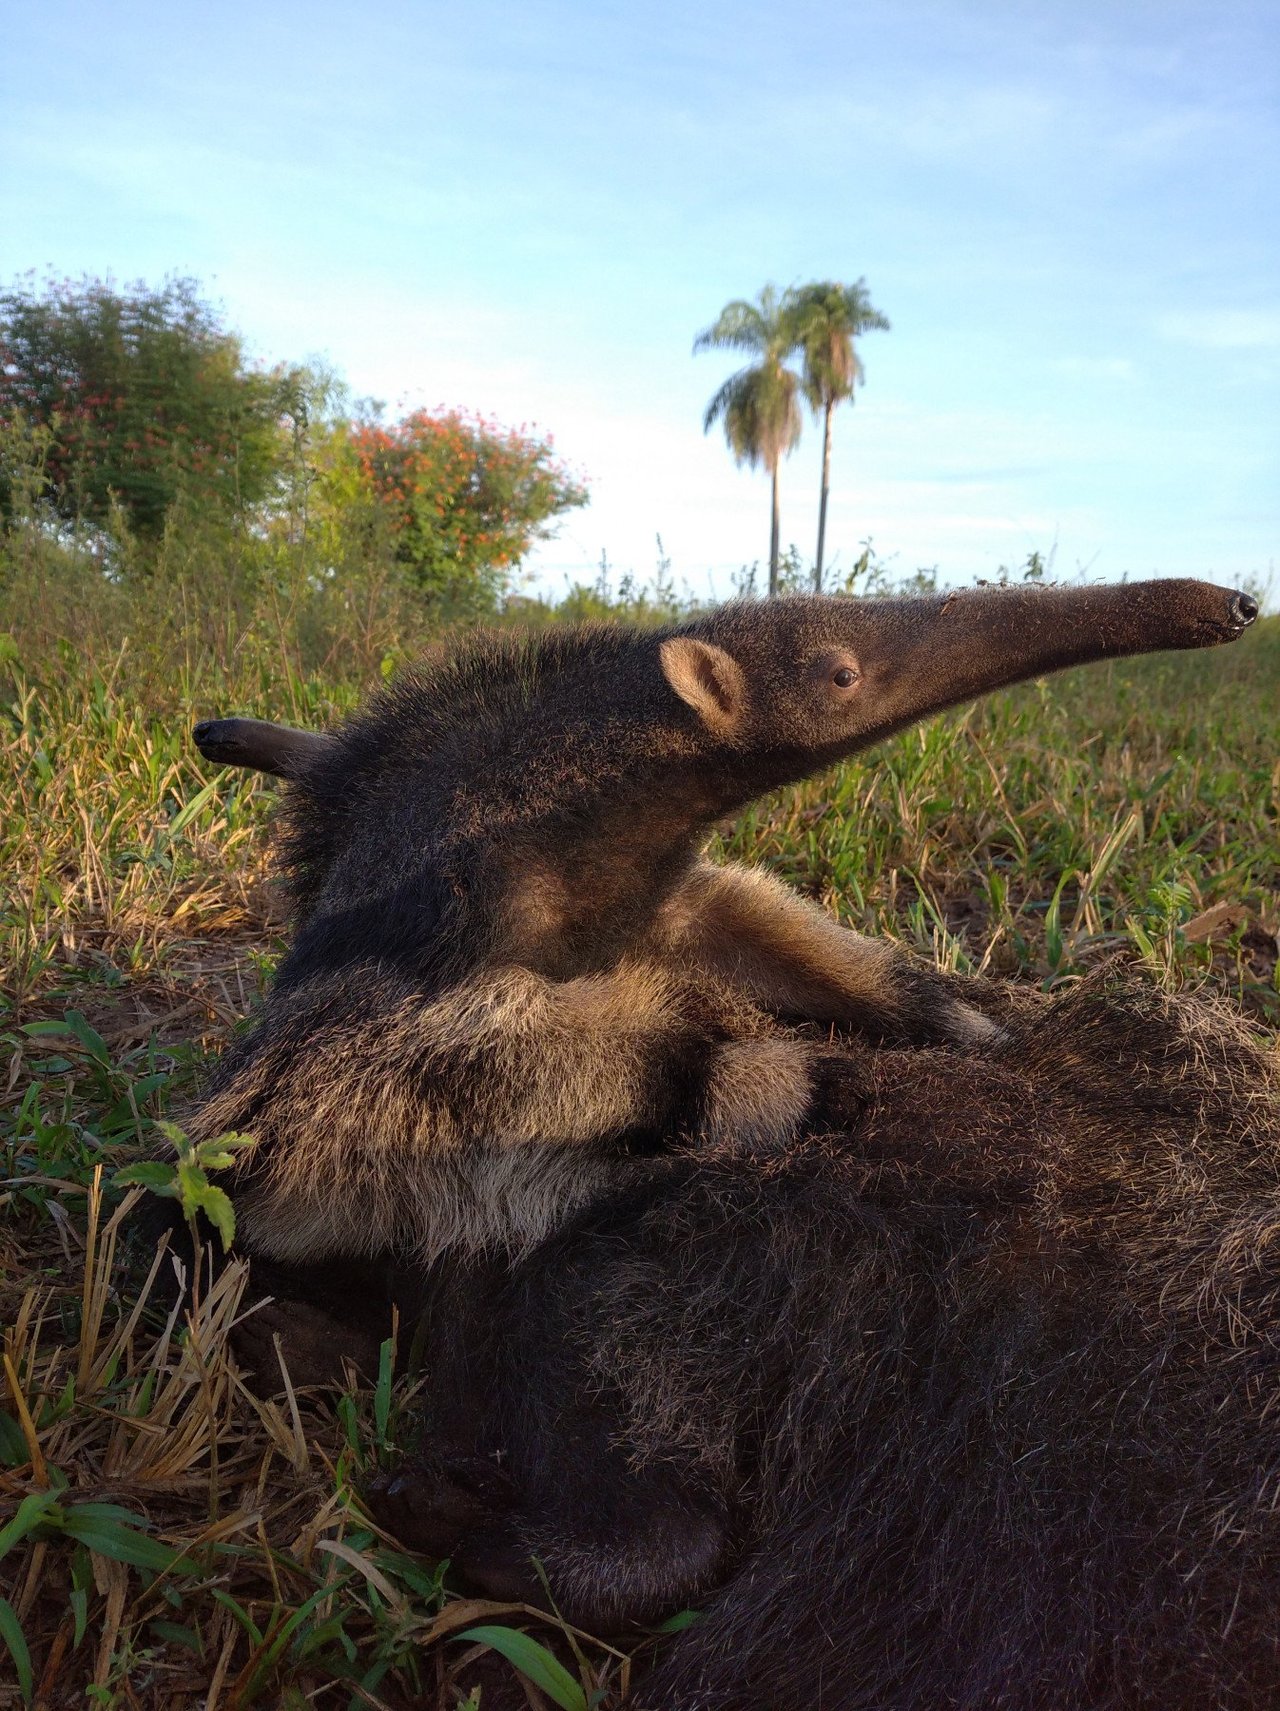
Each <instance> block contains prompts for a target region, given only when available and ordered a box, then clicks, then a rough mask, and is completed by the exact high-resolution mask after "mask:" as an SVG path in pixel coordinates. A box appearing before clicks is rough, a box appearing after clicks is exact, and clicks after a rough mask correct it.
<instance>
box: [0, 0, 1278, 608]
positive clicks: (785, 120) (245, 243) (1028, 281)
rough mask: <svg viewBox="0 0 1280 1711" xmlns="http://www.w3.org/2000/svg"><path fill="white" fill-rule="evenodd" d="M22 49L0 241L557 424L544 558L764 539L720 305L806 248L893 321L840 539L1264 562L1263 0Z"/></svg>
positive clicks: (617, 14)
mask: <svg viewBox="0 0 1280 1711" xmlns="http://www.w3.org/2000/svg"><path fill="white" fill-rule="evenodd" d="M4 58H5V62H6V64H5V72H4V81H3V91H4V92H3V96H2V97H0V277H5V278H12V277H13V275H15V274H17V273H19V272H21V271H24V270H26V269H28V268H35V269H37V270H41V271H42V270H43V269H44V268H45V267H46V266H52V267H53V268H54V269H55V270H57V271H59V272H69V273H72V274H79V273H82V272H84V271H90V272H107V271H109V272H111V273H112V274H114V275H115V276H116V277H117V278H118V279H126V280H127V279H132V278H137V277H146V278H148V279H151V280H158V279H159V278H160V277H162V276H163V275H164V274H165V273H166V272H172V271H180V272H185V273H191V274H194V275H195V276H196V277H198V278H199V279H201V280H202V281H203V282H204V283H205V285H206V287H207V288H208V289H209V291H210V293H211V294H212V295H213V296H215V297H216V298H217V299H218V300H219V301H220V302H221V303H222V304H223V305H224V306H225V309H226V312H227V315H228V318H229V320H230V322H231V323H232V324H233V325H235V326H237V327H238V328H239V329H240V330H241V331H242V332H243V333H244V334H245V336H246V338H247V340H248V342H249V345H250V348H251V349H252V350H253V351H254V352H255V353H257V354H258V355H260V356H262V357H264V358H269V359H275V358H299V357H305V356H321V357H324V358H326V359H327V360H328V361H329V362H331V363H332V364H333V365H334V366H335V367H336V368H337V369H338V370H339V371H340V372H341V374H342V375H343V376H344V377H345V378H346V380H347V381H348V382H349V384H350V385H351V387H352V389H353V391H354V393H355V394H356V395H373V396H377V397H379V398H381V399H384V400H385V401H386V402H387V403H388V404H389V405H390V406H391V407H392V408H395V407H397V406H399V405H401V404H406V405H417V404H423V403H425V404H435V403H447V404H461V405H465V406H471V407H474V408H476V409H479V410H482V411H485V412H487V413H490V414H494V415H497V416H499V417H500V418H502V419H504V420H507V421H509V422H512V423H514V424H519V423H522V422H531V423H533V422H536V423H537V424H539V426H541V427H543V428H545V429H548V430H550V431H552V432H553V433H554V435H555V438H556V444H557V447H558V449H559V450H560V451H561V452H562V453H563V454H564V455H565V456H566V458H567V459H569V460H570V461H571V462H572V463H573V464H574V465H575V466H576V467H578V468H579V469H580V470H582V471H583V472H584V473H585V475H586V476H587V478H588V480H589V483H590V485H591V489H592V495H593V497H592V503H591V505H590V507H589V508H588V509H587V510H586V511H583V512H579V513H576V514H575V515H574V516H572V517H571V518H570V519H569V521H568V523H567V524H566V526H565V527H564V528H563V530H562V531H561V534H560V536H559V538H558V539H557V540H556V541H554V542H552V543H549V544H548V545H546V546H544V547H541V548H539V549H538V551H537V553H536V554H535V556H534V559H533V560H532V561H531V565H532V567H533V569H534V570H535V572H536V574H537V576H538V578H539V579H540V580H541V581H542V582H543V583H544V584H546V585H549V586H550V587H552V588H555V587H557V586H563V582H564V579H565V577H566V576H568V575H576V576H588V575H590V574H591V572H592V567H593V566H594V564H595V563H596V562H597V561H598V560H599V557H600V553H601V551H602V549H603V550H605V551H607V553H608V557H609V560H610V561H611V563H612V564H614V565H615V566H616V567H618V569H619V570H625V569H632V570H634V571H636V572H638V573H640V574H641V575H644V574H647V573H648V572H650V571H651V570H652V567H653V564H654V559H655V553H656V548H655V542H654V537H655V535H656V534H658V533H661V535H662V537H663V541H664V543H665V546H666V549H667V552H668V553H669V555H670V557H671V560H672V566H673V570H674V573H675V574H676V576H677V578H679V579H684V580H687V581H688V582H689V584H690V585H691V586H692V587H693V588H695V589H696V590H698V591H699V592H705V591H706V590H707V589H708V587H710V588H711V589H712V590H713V591H716V592H719V593H721V594H724V593H727V592H729V589H730V581H731V576H732V573H733V571H734V570H735V569H736V567H738V566H740V565H742V564H743V563H744V562H747V561H750V560H753V559H758V558H761V557H763V556H764V554H765V552H766V551H767V540H768V490H767V482H766V480H765V478H764V477H763V476H761V475H758V474H753V473H751V472H747V471H740V470H738V469H736V468H735V466H734V465H733V463H732V461H731V459H730V457H729V454H728V451H727V449H726V447H725V445H724V442H723V439H722V438H721V437H720V435H719V433H718V431H717V432H715V433H714V434H713V435H712V436H704V435H703V433H702V427H701V416H702V410H703V408H704V406H705V403H706V401H707V399H708V398H709V397H710V396H711V394H712V393H713V392H714V390H715V389H716V387H717V386H718V384H719V382H720V381H721V380H722V379H723V377H724V375H725V374H726V373H727V372H728V371H729V367H730V364H731V359H730V358H726V357H722V356H720V355H718V354H707V355H701V356H699V357H697V358H694V357H692V355H691V344H692V340H693V336H694V334H695V333H696V332H697V331H698V330H699V329H700V328H701V327H703V326H705V325H707V324H708V323H709V322H710V321H712V320H714V318H715V316H716V314H717V313H718V311H719V309H720V308H721V306H722V305H723V303H725V302H726V301H727V300H728V299H729V298H731V297H736V296H743V295H747V296H750V295H754V294H755V292H756V291H757V290H758V289H759V287H760V286H761V285H763V284H764V283H765V282H766V281H769V280H772V281H774V282H776V283H777V284H779V285H780V286H785V285H787V284H790V283H793V282H799V281H803V280H806V279H809V278H813V277H826V278H831V277H834V278H839V279H849V280H852V279H856V278H858V277H859V276H865V278H866V280H867V282H868V285H869V287H870V291H871V295H872V297H873V299H874V301H875V302H876V304H877V305H878V306H879V307H880V308H882V309H883V310H884V311H885V312H886V313H887V314H888V315H889V317H890V319H891V320H892V322H893V330H892V331H891V332H890V333H887V334H884V333H879V334H873V335H871V336H869V337H868V338H867V340H866V341H865V345H864V347H863V352H862V354H863V359H864V362H865V365H866V371H867V384H866V387H865V390H864V391H863V392H861V393H860V394H859V397H858V401H857V403H856V406H855V407H854V408H853V409H852V410H849V409H845V410H844V411H842V412H841V413H840V414H839V415H838V417H837V426H836V439H835V453H834V468H833V495H832V513H831V520H830V523H829V534H828V539H829V553H830V552H834V554H835V555H836V562H837V565H842V564H843V565H847V564H848V563H849V562H850V561H851V560H852V559H853V558H854V557H856V555H857V553H858V551H859V545H860V543H861V542H862V541H863V540H864V539H866V538H868V537H870V538H871V539H872V540H873V542H874V545H875V548H876V550H877V551H878V552H879V553H881V554H882V555H884V556H886V557H888V558H890V559H891V560H892V562H893V564H894V566H895V567H896V568H897V569H900V570H902V571H909V570H913V569H915V568H916V567H917V566H918V565H933V564H937V565H938V566H939V567H940V569H941V571H942V573H943V575H944V576H946V577H950V578H968V577H969V576H972V575H975V574H979V575H981V574H990V573H991V572H992V571H993V570H994V569H995V568H996V566H997V565H998V564H1000V563H1001V562H1005V563H1009V564H1017V563H1020V562H1021V561H1022V560H1023V559H1025V557H1026V555H1027V553H1028V552H1029V551H1030V550H1032V549H1033V548H1035V549H1038V550H1039V551H1041V552H1044V553H1048V552H1050V551H1052V550H1054V549H1056V568H1057V570H1058V571H1059V572H1060V573H1062V574H1072V573H1073V572H1074V571H1075V569H1076V567H1077V566H1080V565H1083V566H1087V567H1089V569H1090V572H1091V574H1093V575H1097V576H1107V577H1119V576H1120V575H1122V574H1125V573H1128V574H1130V575H1146V574H1152V573H1158V572H1163V573H1170V574H1172V573H1195V574H1204V575H1211V576H1215V577H1218V578H1220V579H1221V580H1223V581H1238V580H1239V579H1241V578H1242V577H1245V576H1253V577H1263V578H1265V577H1266V576H1267V574H1268V571H1269V569H1270V568H1271V567H1272V566H1273V565H1274V563H1275V560H1276V556H1277V545H1278V542H1280V265H1278V263H1280V0H1216V3H1212V0H1188V3H1181V0H1153V3H1148V0H1071V3H1070V4H1068V3H1067V0H1053V3H1037V0H1024V3H1020V4H1019V3H1013V0H940V3H936V4H929V3H926V0H870V3H865V4H844V5H842V4H840V3H839V0H836V3H835V4H832V0H827V3H826V4H822V5H819V4H815V3H814V0H798V3H797V0H792V3H790V4H788V5H786V6H779V5H774V6H765V5H762V4H758V3H756V0H750V3H747V4H724V3H722V0H707V3H706V4H703V5H700V6H696V7H695V6H683V7H682V6H677V5H673V4H670V3H668V0H657V3H653V4H649V5H647V6H645V7H640V6H620V5H612V4H608V3H606V0H592V3H590V4H588V3H586V0H525V3H524V4H521V5H519V6H515V5H498V4H493V3H491V0H467V3H466V4H461V5H458V4H455V5H451V6H448V7H445V6H441V5H437V4H434V3H432V4H422V3H418V4H408V3H401V4H397V3H394V0H365V3H364V4H363V5H362V6H360V7H358V8H357V7H352V6H350V5H344V6H341V7H339V6H337V5H332V4H329V3H328V0H308V3H307V4H305V5H303V4H298V3H295V0H277V3H274V4H273V3H270V0H259V3H257V4H253V5H248V4H241V3H240V0H209V3H208V4H206V5H204V6H201V7H195V6H193V5H190V4H181V3H175V0H168V3H167V4H164V5H161V4H154V3H139V0H113V3H112V4H111V5H110V6H103V5H101V4H90V3H87V0H79V3H67V0H42V4H41V5H39V6H26V7H18V6H17V5H11V6H10V7H9V8H7V16H6V21H5V50H4ZM819 440H820V435H819V433H818V432H817V430H816V429H815V428H814V427H813V426H810V427H809V428H808V429H807V430H806V434H805V439H804V442H803V443H802V445H801V447H800V450H799V451H798V452H797V453H796V454H795V456H793V458H792V459H791V460H790V462H789V463H788V464H787V465H786V467H785V471H784V478H783V519H782V522H783V540H784V541H789V540H794V541H795V542H796V543H797V544H798V545H799V547H800V548H801V550H802V552H803V553H804V554H805V555H806V556H808V555H810V554H811V553H812V550H813V539H814V533H815V525H816V508H817V506H816V501H817V486H818V453H819ZM1277 592H1278V593H1280V588H1278V589H1277Z"/></svg>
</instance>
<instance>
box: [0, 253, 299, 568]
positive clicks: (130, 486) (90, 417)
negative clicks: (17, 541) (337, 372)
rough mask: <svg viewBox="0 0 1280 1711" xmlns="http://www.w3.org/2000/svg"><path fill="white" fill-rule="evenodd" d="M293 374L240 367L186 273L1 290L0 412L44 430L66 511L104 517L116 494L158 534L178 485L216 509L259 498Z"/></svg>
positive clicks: (49, 483) (134, 519)
mask: <svg viewBox="0 0 1280 1711" xmlns="http://www.w3.org/2000/svg"><path fill="white" fill-rule="evenodd" d="M295 381H296V375H295V373H294V371H286V370H284V369H277V370H275V371H273V372H272V373H270V374H264V373H260V372H259V371H257V370H256V369H253V368H251V367H248V366H247V365H246V364H245V362H244V360H243V356H242V352H241V348H240V343H239V340H238V339H237V338H236V337H235V336H234V335H233V334H231V333H229V332H227V331H226V330H225V329H224V328H223V326H222V324H221V322H220V320H219V318H218V316H217V314H216V312H215V311H214V310H213V309H212V308H210V306H209V305H208V304H206V303H204V302H203V301H202V300H201V298H200V296H199V294H198V290H197V287H196V285H195V284H194V282H193V281H191V280H187V279H171V280H167V281H166V282H165V284H164V285H163V286H161V287H160V288H159V289H152V288H149V287H148V286H146V285H143V284H138V285H134V286H130V287H128V288H127V289H118V288H117V287H116V286H114V285H112V284H111V283H109V282H104V281H102V280H98V279H83V280H79V281H62V282H50V283H46V284H45V285H44V286H43V287H41V288H38V289H37V288H36V287H35V286H34V285H33V284H30V283H25V284H22V285H18V286H14V287H12V288H10V289H9V290H7V291H4V292H0V422H12V421H15V420H17V419H19V418H21V419H22V420H23V421H24V422H25V423H26V424H27V425H28V427H30V428H34V429H40V430H44V431H45V432H46V433H47V435H48V452H47V457H46V459H45V464H44V472H45V478H46V494H47V497H48V499H49V500H50V501H51V502H52V504H53V506H54V508H55V510H56V511H57V512H58V513H59V514H60V515H61V516H63V517H65V518H67V519H68V520H72V521H75V520H79V519H84V520H85V521H88V522H92V523H97V524H102V523H105V522H106V521H107V520H108V518H109V517H110V514H111V511H112V508H113V507H114V506H119V507H120V509H121V510H122V511H123V512H124V515H125V517H126V519H127V521H128V523H129V526H130V528H131V529H132V530H133V531H134V532H135V533H136V534H138V535H140V536H142V537H144V538H151V539H155V538H156V537H158V536H159V535H160V533H161V532H162V530H163V528H164V520H165V517H166V515H167V513H168V510H169V507H170V505H171V504H172V503H173V501H174V499H175V498H176V497H177V495H178V493H179V492H184V493H185V494H186V495H187V496H188V498H189V499H190V500H192V501H193V502H194V503H195V504H196V505H197V506H198V507H202V508H209V507H212V508H215V509H217V510H218V511H220V512H222V513H224V514H225V513H228V512H230V513H236V512H239V511H242V510H244V509H245V508H246V507H248V506H251V505H254V504H256V503H257V502H258V501H260V500H262V499H263V498H265V497H266V496H267V495H268V494H269V493H270V492H271V490H272V489H273V487H274V484H275V482H276V479H277V477H278V474H279V470H280V464H281V457H282V437H281V434H280V431H279V419H280V414H281V411H282V410H283V409H286V408H287V407H288V401H289V395H290V392H291V389H292V387H293V385H294V382H295ZM4 485H5V482H4V471H3V470H0V488H3V487H4ZM3 498H4V495H3V492H0V504H2V502H3Z"/></svg>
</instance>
